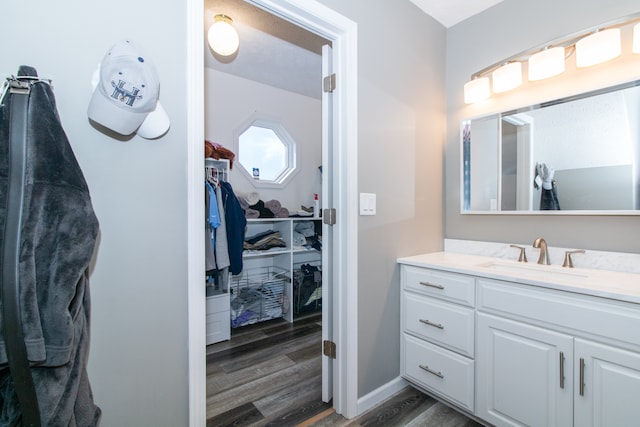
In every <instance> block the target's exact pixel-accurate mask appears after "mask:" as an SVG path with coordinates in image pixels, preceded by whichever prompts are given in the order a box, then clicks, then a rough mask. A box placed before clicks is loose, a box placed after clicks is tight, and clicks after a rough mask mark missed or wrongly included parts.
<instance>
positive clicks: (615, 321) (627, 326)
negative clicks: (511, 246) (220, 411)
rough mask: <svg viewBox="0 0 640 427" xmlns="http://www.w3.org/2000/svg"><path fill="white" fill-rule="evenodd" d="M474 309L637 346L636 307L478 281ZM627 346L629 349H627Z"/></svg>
mask: <svg viewBox="0 0 640 427" xmlns="http://www.w3.org/2000/svg"><path fill="white" fill-rule="evenodd" d="M478 284H479V291H478V308H479V309H480V310H483V311H486V312H491V313H495V314H499V315H502V316H506V317H511V318H514V319H522V320H525V321H529V322H531V323H538V324H542V325H543V326H546V327H550V328H556V327H560V328H562V329H563V330H565V329H567V328H569V329H571V331H572V332H573V333H580V332H581V333H582V334H583V335H585V336H588V337H598V338H600V339H602V340H604V341H606V342H611V341H612V340H613V341H614V342H616V343H626V344H629V345H631V347H632V348H638V346H639V345H640V306H638V305H636V304H631V303H624V302H620V301H612V300H606V299H604V298H597V297H591V296H586V295H577V294H570V293H567V292H562V291H555V290H551V289H542V288H535V287H531V286H525V285H519V284H517V283H511V282H502V281H498V280H490V279H478ZM627 347H629V346H627Z"/></svg>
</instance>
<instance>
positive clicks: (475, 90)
mask: <svg viewBox="0 0 640 427" xmlns="http://www.w3.org/2000/svg"><path fill="white" fill-rule="evenodd" d="M489 95H491V91H490V90H489V77H480V78H474V79H473V80H470V81H468V82H467V83H465V85H464V103H465V104H473V103H474V102H479V101H484V100H485V99H487V98H489Z"/></svg>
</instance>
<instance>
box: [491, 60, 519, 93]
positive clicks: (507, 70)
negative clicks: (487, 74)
mask: <svg viewBox="0 0 640 427" xmlns="http://www.w3.org/2000/svg"><path fill="white" fill-rule="evenodd" d="M491 80H492V81H493V91H494V92H495V93H501V92H506V91H508V90H511V89H515V88H517V87H518V86H520V85H521V84H522V63H520V62H510V63H508V64H505V65H503V66H502V67H500V68H498V69H497V70H495V71H494V72H493V73H491Z"/></svg>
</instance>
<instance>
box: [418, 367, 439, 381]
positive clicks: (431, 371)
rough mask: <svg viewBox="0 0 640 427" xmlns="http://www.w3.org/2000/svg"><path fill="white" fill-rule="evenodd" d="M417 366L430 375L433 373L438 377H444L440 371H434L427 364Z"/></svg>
mask: <svg viewBox="0 0 640 427" xmlns="http://www.w3.org/2000/svg"><path fill="white" fill-rule="evenodd" d="M418 366H420V369H424V370H425V371H427V372H429V373H430V374H432V375H435V376H436V377H438V378H444V375H442V372H436V371H434V370H432V369H429V367H428V366H427V365H418Z"/></svg>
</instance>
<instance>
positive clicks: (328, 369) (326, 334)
mask: <svg viewBox="0 0 640 427" xmlns="http://www.w3.org/2000/svg"><path fill="white" fill-rule="evenodd" d="M332 55H333V52H332V50H331V47H330V46H328V45H324V46H322V76H323V77H324V76H329V75H330V74H332V73H333V58H332ZM333 114H334V112H333V95H332V94H331V93H330V92H327V91H324V90H323V91H322V208H323V210H324V209H328V208H332V207H333V168H334V165H335V164H336V163H335V162H334V161H333V123H334V120H333ZM332 248H333V227H332V226H331V225H327V224H326V223H325V221H323V224H322V342H323V343H324V342H325V341H332V342H333V309H332V307H333V304H332V301H333V284H334V283H336V282H335V281H334V277H333V254H334V253H335V251H333V250H332ZM332 398H333V359H331V358H330V357H327V356H322V400H323V401H324V402H329V400H331V399H332Z"/></svg>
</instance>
